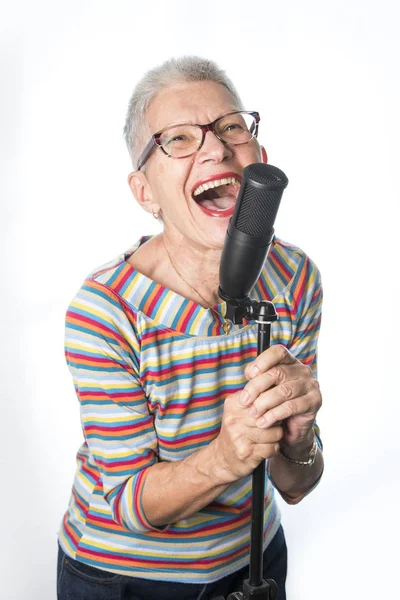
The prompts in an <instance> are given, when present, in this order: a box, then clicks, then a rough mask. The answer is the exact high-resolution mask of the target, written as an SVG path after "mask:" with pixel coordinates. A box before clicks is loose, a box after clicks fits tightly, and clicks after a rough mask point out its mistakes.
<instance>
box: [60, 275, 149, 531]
mask: <svg viewBox="0 0 400 600" xmlns="http://www.w3.org/2000/svg"><path fill="white" fill-rule="evenodd" d="M134 325H135V315H134V313H133V312H132V310H131V309H130V308H129V307H128V306H124V305H123V304H122V303H121V300H120V298H118V297H116V296H115V295H114V294H113V293H112V291H110V290H108V289H107V288H106V287H104V286H102V285H101V284H99V283H96V282H95V281H93V280H88V281H86V282H85V284H84V285H83V286H82V288H81V289H80V291H79V292H78V294H77V296H76V297H75V298H74V300H73V301H72V303H71V305H70V307H69V310H68V312H67V319H66V341H65V354H66V359H67V363H68V366H69V369H70V371H71V373H72V377H73V381H74V385H75V390H76V393H77V396H78V398H79V401H80V407H81V421H82V427H83V433H84V436H85V440H86V444H87V446H88V449H89V451H90V455H91V457H92V458H93V460H94V461H95V465H96V467H97V469H98V471H99V473H100V477H101V484H102V487H103V494H104V498H105V500H106V501H107V502H108V504H109V505H110V507H111V510H112V514H113V518H114V519H115V521H116V522H117V523H119V524H120V525H122V526H123V527H125V528H127V529H129V530H132V531H138V532H140V531H146V530H148V529H154V528H153V527H152V526H151V525H150V524H149V523H147V521H146V519H145V517H144V514H143V511H142V509H141V491H142V488H143V480H144V476H145V471H146V469H147V468H148V467H150V466H151V465H153V464H154V463H155V462H156V461H157V454H158V448H157V438H156V434H155V431H154V427H153V418H152V415H151V414H150V413H149V410H148V407H147V402H146V397H145V394H144V390H143V388H142V386H141V383H140V365H139V353H138V351H139V348H138V343H137V339H136V337H135V334H134Z"/></svg>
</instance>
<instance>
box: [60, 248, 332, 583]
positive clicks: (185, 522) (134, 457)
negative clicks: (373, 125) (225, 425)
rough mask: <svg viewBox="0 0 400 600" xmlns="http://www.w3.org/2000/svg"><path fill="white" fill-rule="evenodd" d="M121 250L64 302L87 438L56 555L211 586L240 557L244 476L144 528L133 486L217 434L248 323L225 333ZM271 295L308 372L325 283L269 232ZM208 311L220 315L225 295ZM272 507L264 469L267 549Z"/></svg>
mask: <svg viewBox="0 0 400 600" xmlns="http://www.w3.org/2000/svg"><path fill="white" fill-rule="evenodd" d="M147 239H148V238H142V239H141V240H139V242H138V243H137V244H136V245H135V246H133V247H132V248H130V249H129V250H128V251H127V252H126V253H124V254H123V255H122V256H120V257H118V258H117V259H116V260H113V261H112V262H110V263H108V264H106V265H105V266H103V267H102V268H100V269H98V270H96V271H94V272H93V273H92V274H91V275H90V276H89V277H88V278H87V279H86V281H85V282H84V284H83V285H82V287H81V289H80V290H79V292H78V293H77V295H76V297H75V298H74V300H73V301H72V303H71V305H70V306H69V309H68V312H67V318H66V359H67V363H68V366H69V369H70V371H71V373H72V377H73V381H74V385H75V389H76V394H77V396H78V398H79V401H80V406H81V419H82V426H83V433H84V443H83V444H82V446H81V447H80V449H79V451H78V454H77V471H76V476H75V480H74V483H73V488H72V494H71V499H70V503H69V507H68V510H67V512H66V514H65V516H64V519H63V521H62V524H61V528H60V533H59V542H60V544H61V546H62V548H63V550H64V552H65V553H66V554H67V555H69V556H71V557H72V558H75V559H77V560H80V561H82V562H85V563H87V564H90V565H92V566H95V567H98V568H100V569H106V570H108V571H112V572H116V573H120V574H125V575H130V576H134V577H144V578H148V579H153V580H166V581H168V580H169V581H171V580H173V581H179V582H188V583H207V582H212V581H215V580H217V579H219V578H221V577H223V576H225V575H228V574H230V573H232V572H234V571H236V570H238V569H240V568H242V567H243V566H245V565H246V564H248V555H249V544H250V523H251V477H245V478H243V479H241V480H240V481H238V482H236V483H234V484H232V485H231V486H230V487H229V488H228V489H227V490H226V491H225V492H224V493H222V494H221V495H220V496H219V497H217V498H216V499H215V500H214V501H213V502H211V504H209V505H208V506H206V507H205V508H203V509H202V510H200V511H199V512H198V513H196V514H194V515H193V516H191V517H188V518H186V519H182V520H180V521H177V522H175V523H171V524H169V525H168V526H166V527H153V526H152V525H151V523H149V521H148V520H147V519H146V515H145V514H144V511H143V507H142V503H141V494H142V490H143V486H144V485H145V481H146V474H147V472H148V469H149V468H151V466H152V465H154V464H155V463H156V462H157V461H179V460H182V459H184V458H186V457H187V456H188V455H190V454H191V453H193V452H195V451H196V450H198V449H200V448H201V447H202V446H204V445H206V444H208V443H209V442H210V441H211V440H213V439H214V438H215V437H216V436H217V435H218V433H219V429H220V423H221V416H222V411H223V404H224V399H225V398H226V396H227V395H228V394H230V393H232V392H235V391H237V390H240V389H241V388H242V387H243V385H244V384H245V382H246V380H245V377H244V367H245V366H246V364H247V363H248V362H249V361H251V360H253V359H254V358H255V357H256V354H257V325H256V324H255V323H254V322H249V323H245V324H244V325H240V326H239V325H235V326H234V327H233V328H232V330H231V332H230V333H229V334H227V335H226V334H224V332H223V330H222V323H223V319H222V317H221V320H220V322H219V321H218V320H217V318H216V315H215V314H214V313H213V311H211V310H210V309H205V308H203V307H202V306H200V305H199V304H197V303H196V302H193V301H192V300H188V299H187V298H184V297H182V296H180V295H178V294H176V293H175V292H173V291H171V290H169V289H166V288H165V287H163V286H161V285H160V284H158V283H156V282H154V281H152V280H151V279H149V278H148V277H146V276H144V275H143V274H141V273H139V272H138V271H136V270H135V269H134V268H133V267H131V266H130V265H129V264H128V263H127V262H126V259H127V258H128V257H129V256H130V255H131V254H132V253H133V252H134V251H135V250H136V249H137V248H138V247H139V245H140V244H141V243H143V242H144V241H146V240H147ZM252 297H253V298H254V299H256V300H263V299H265V300H273V302H274V305H275V307H276V310H277V312H278V314H279V321H278V322H277V323H274V324H273V325H272V339H271V343H272V344H277V343H279V344H284V345H285V346H287V347H288V348H290V350H291V352H292V353H293V354H294V355H295V356H296V357H297V358H298V359H299V360H301V361H302V362H304V363H306V364H308V365H310V366H311V367H312V368H313V369H314V371H315V370H316V346H317V338H318V332H319V326H320V313H321V301H322V292H321V285H320V277H319V272H318V270H317V268H316V266H315V265H314V264H313V263H312V261H311V260H310V259H309V258H308V257H307V256H306V255H305V254H304V253H303V252H302V251H301V250H299V249H298V248H296V247H294V246H291V245H289V244H286V243H284V242H282V241H280V240H275V243H274V245H273V248H272V249H271V252H270V254H269V256H268V259H267V261H266V264H265V266H264V268H263V271H262V273H261V275H260V278H259V280H258V282H257V283H256V286H255V288H254V289H253V292H252ZM215 309H216V310H217V311H218V312H219V313H220V314H221V315H224V314H225V309H226V305H225V304H224V303H221V304H219V305H218V306H216V307H215ZM279 524H280V514H279V509H278V507H277V504H276V501H275V499H274V488H273V485H272V484H271V481H270V480H269V479H268V477H266V490H265V547H267V545H268V544H269V542H270V541H271V539H272V537H273V536H274V535H275V533H276V531H277V529H278V527H279Z"/></svg>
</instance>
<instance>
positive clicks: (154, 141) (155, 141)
mask: <svg viewBox="0 0 400 600" xmlns="http://www.w3.org/2000/svg"><path fill="white" fill-rule="evenodd" d="M238 113H245V114H247V115H251V116H252V117H254V119H255V122H256V126H255V130H254V133H253V138H256V137H257V135H258V124H259V122H260V114H259V113H258V112H257V111H255V110H234V111H232V112H230V113H227V114H226V115H222V116H221V117H218V119H215V120H214V121H212V122H211V123H207V125H198V124H197V123H185V124H186V125H193V126H194V127H199V129H201V131H202V133H203V139H202V140H201V143H200V146H199V147H198V148H197V150H200V148H201V147H202V145H203V144H204V139H205V137H206V133H207V131H212V132H213V133H214V135H215V136H216V137H217V138H218V139H219V140H221V138H220V137H219V135H218V134H217V133H216V131H214V126H215V123H217V121H220V119H224V118H225V117H229V115H237V114H238ZM170 127H174V125H171V126H170ZM170 127H166V128H165V129H162V130H161V131H159V132H158V133H155V134H153V135H152V136H151V138H150V140H149V143H148V144H147V145H146V147H145V149H144V150H143V152H142V154H141V155H140V156H139V158H138V162H137V170H138V171H139V170H140V169H141V168H142V167H143V165H144V163H145V162H146V160H147V159H148V158H149V156H150V154H151V153H152V152H153V150H154V148H156V147H157V146H158V147H159V148H160V149H161V150H162V151H163V152H164V154H166V156H170V154H168V153H167V152H165V150H164V148H163V147H162V146H161V143H160V138H161V136H162V134H163V133H164V131H166V130H167V129H169V128H170ZM253 138H250V139H253ZM249 141H250V140H247V142H240V144H229V145H231V146H240V145H241V144H248V142H249ZM221 142H222V143H223V144H226V145H228V142H224V140H221ZM197 150H195V152H197ZM191 154H194V152H191V153H190V154H186V155H185V156H174V157H172V158H186V157H187V156H190V155H191Z"/></svg>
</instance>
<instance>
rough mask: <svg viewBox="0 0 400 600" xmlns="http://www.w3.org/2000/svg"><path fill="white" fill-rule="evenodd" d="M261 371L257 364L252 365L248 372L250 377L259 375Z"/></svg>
mask: <svg viewBox="0 0 400 600" xmlns="http://www.w3.org/2000/svg"><path fill="white" fill-rule="evenodd" d="M259 372H260V369H259V368H258V367H256V365H253V366H251V367H250V369H249V370H248V374H249V377H255V376H256V375H258V374H259Z"/></svg>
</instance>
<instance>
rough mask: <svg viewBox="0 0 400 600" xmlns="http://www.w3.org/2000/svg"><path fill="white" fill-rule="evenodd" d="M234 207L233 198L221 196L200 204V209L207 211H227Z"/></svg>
mask: <svg viewBox="0 0 400 600" xmlns="http://www.w3.org/2000/svg"><path fill="white" fill-rule="evenodd" d="M234 205H235V197H234V196H221V197H218V198H214V200H203V201H202V202H201V204H200V206H201V208H207V209H208V210H228V209H230V208H232V206H234Z"/></svg>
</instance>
